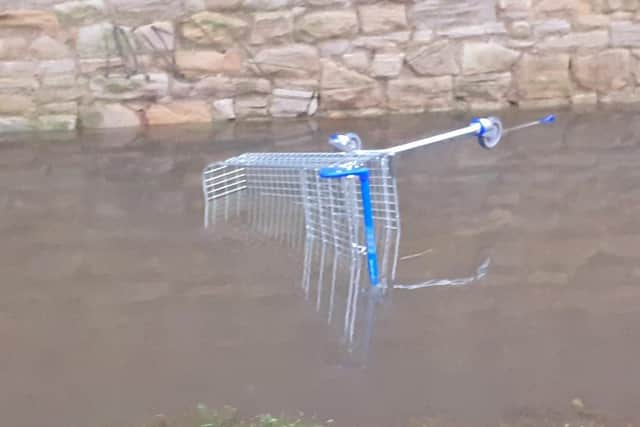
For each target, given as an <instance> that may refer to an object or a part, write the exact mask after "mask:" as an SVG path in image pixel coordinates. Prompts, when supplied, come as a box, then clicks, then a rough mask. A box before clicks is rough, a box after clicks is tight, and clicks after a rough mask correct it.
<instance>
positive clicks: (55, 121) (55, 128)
mask: <svg viewBox="0 0 640 427" xmlns="http://www.w3.org/2000/svg"><path fill="white" fill-rule="evenodd" d="M77 123H78V116H77V115H75V114H46V115H41V116H38V118H37V120H35V122H34V124H33V126H34V128H35V129H36V130H38V131H41V132H71V131H73V130H75V129H76V126H77Z"/></svg>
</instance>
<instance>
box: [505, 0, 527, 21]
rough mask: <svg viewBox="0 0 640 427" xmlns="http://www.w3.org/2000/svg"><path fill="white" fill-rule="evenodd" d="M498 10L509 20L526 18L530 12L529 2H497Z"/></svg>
mask: <svg viewBox="0 0 640 427" xmlns="http://www.w3.org/2000/svg"><path fill="white" fill-rule="evenodd" d="M498 10H499V12H500V13H501V14H502V15H504V16H505V17H507V18H510V19H522V18H527V17H528V16H529V14H530V12H531V0H498Z"/></svg>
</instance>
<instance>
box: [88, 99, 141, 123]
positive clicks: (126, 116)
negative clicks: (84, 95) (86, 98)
mask: <svg viewBox="0 0 640 427" xmlns="http://www.w3.org/2000/svg"><path fill="white" fill-rule="evenodd" d="M79 120H80V125H81V127H83V128H85V129H112V128H119V127H139V126H140V124H141V122H140V117H139V116H138V114H137V113H136V112H135V111H133V110H131V109H129V108H127V107H125V106H124V105H121V104H104V105H94V106H81V107H80V108H79Z"/></svg>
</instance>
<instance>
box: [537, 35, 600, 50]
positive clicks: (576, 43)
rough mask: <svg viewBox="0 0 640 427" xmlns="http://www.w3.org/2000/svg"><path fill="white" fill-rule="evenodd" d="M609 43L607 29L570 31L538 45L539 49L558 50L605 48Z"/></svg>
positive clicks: (550, 37)
mask: <svg viewBox="0 0 640 427" xmlns="http://www.w3.org/2000/svg"><path fill="white" fill-rule="evenodd" d="M608 45H609V32H608V31H605V30H596V31H588V32H584V33H569V34H565V35H562V36H549V37H547V38H546V39H544V40H543V41H541V42H540V43H538V44H537V45H536V50H538V51H542V52H544V51H558V50H560V51H561V50H570V49H575V48H581V49H588V48H592V49H595V48H604V47H607V46H608Z"/></svg>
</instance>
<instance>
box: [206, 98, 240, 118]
mask: <svg viewBox="0 0 640 427" xmlns="http://www.w3.org/2000/svg"><path fill="white" fill-rule="evenodd" d="M211 107H212V110H211V114H212V118H213V120H233V119H235V118H236V113H235V110H234V105H233V99H232V98H225V99H217V100H215V101H213V103H212V105H211Z"/></svg>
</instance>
